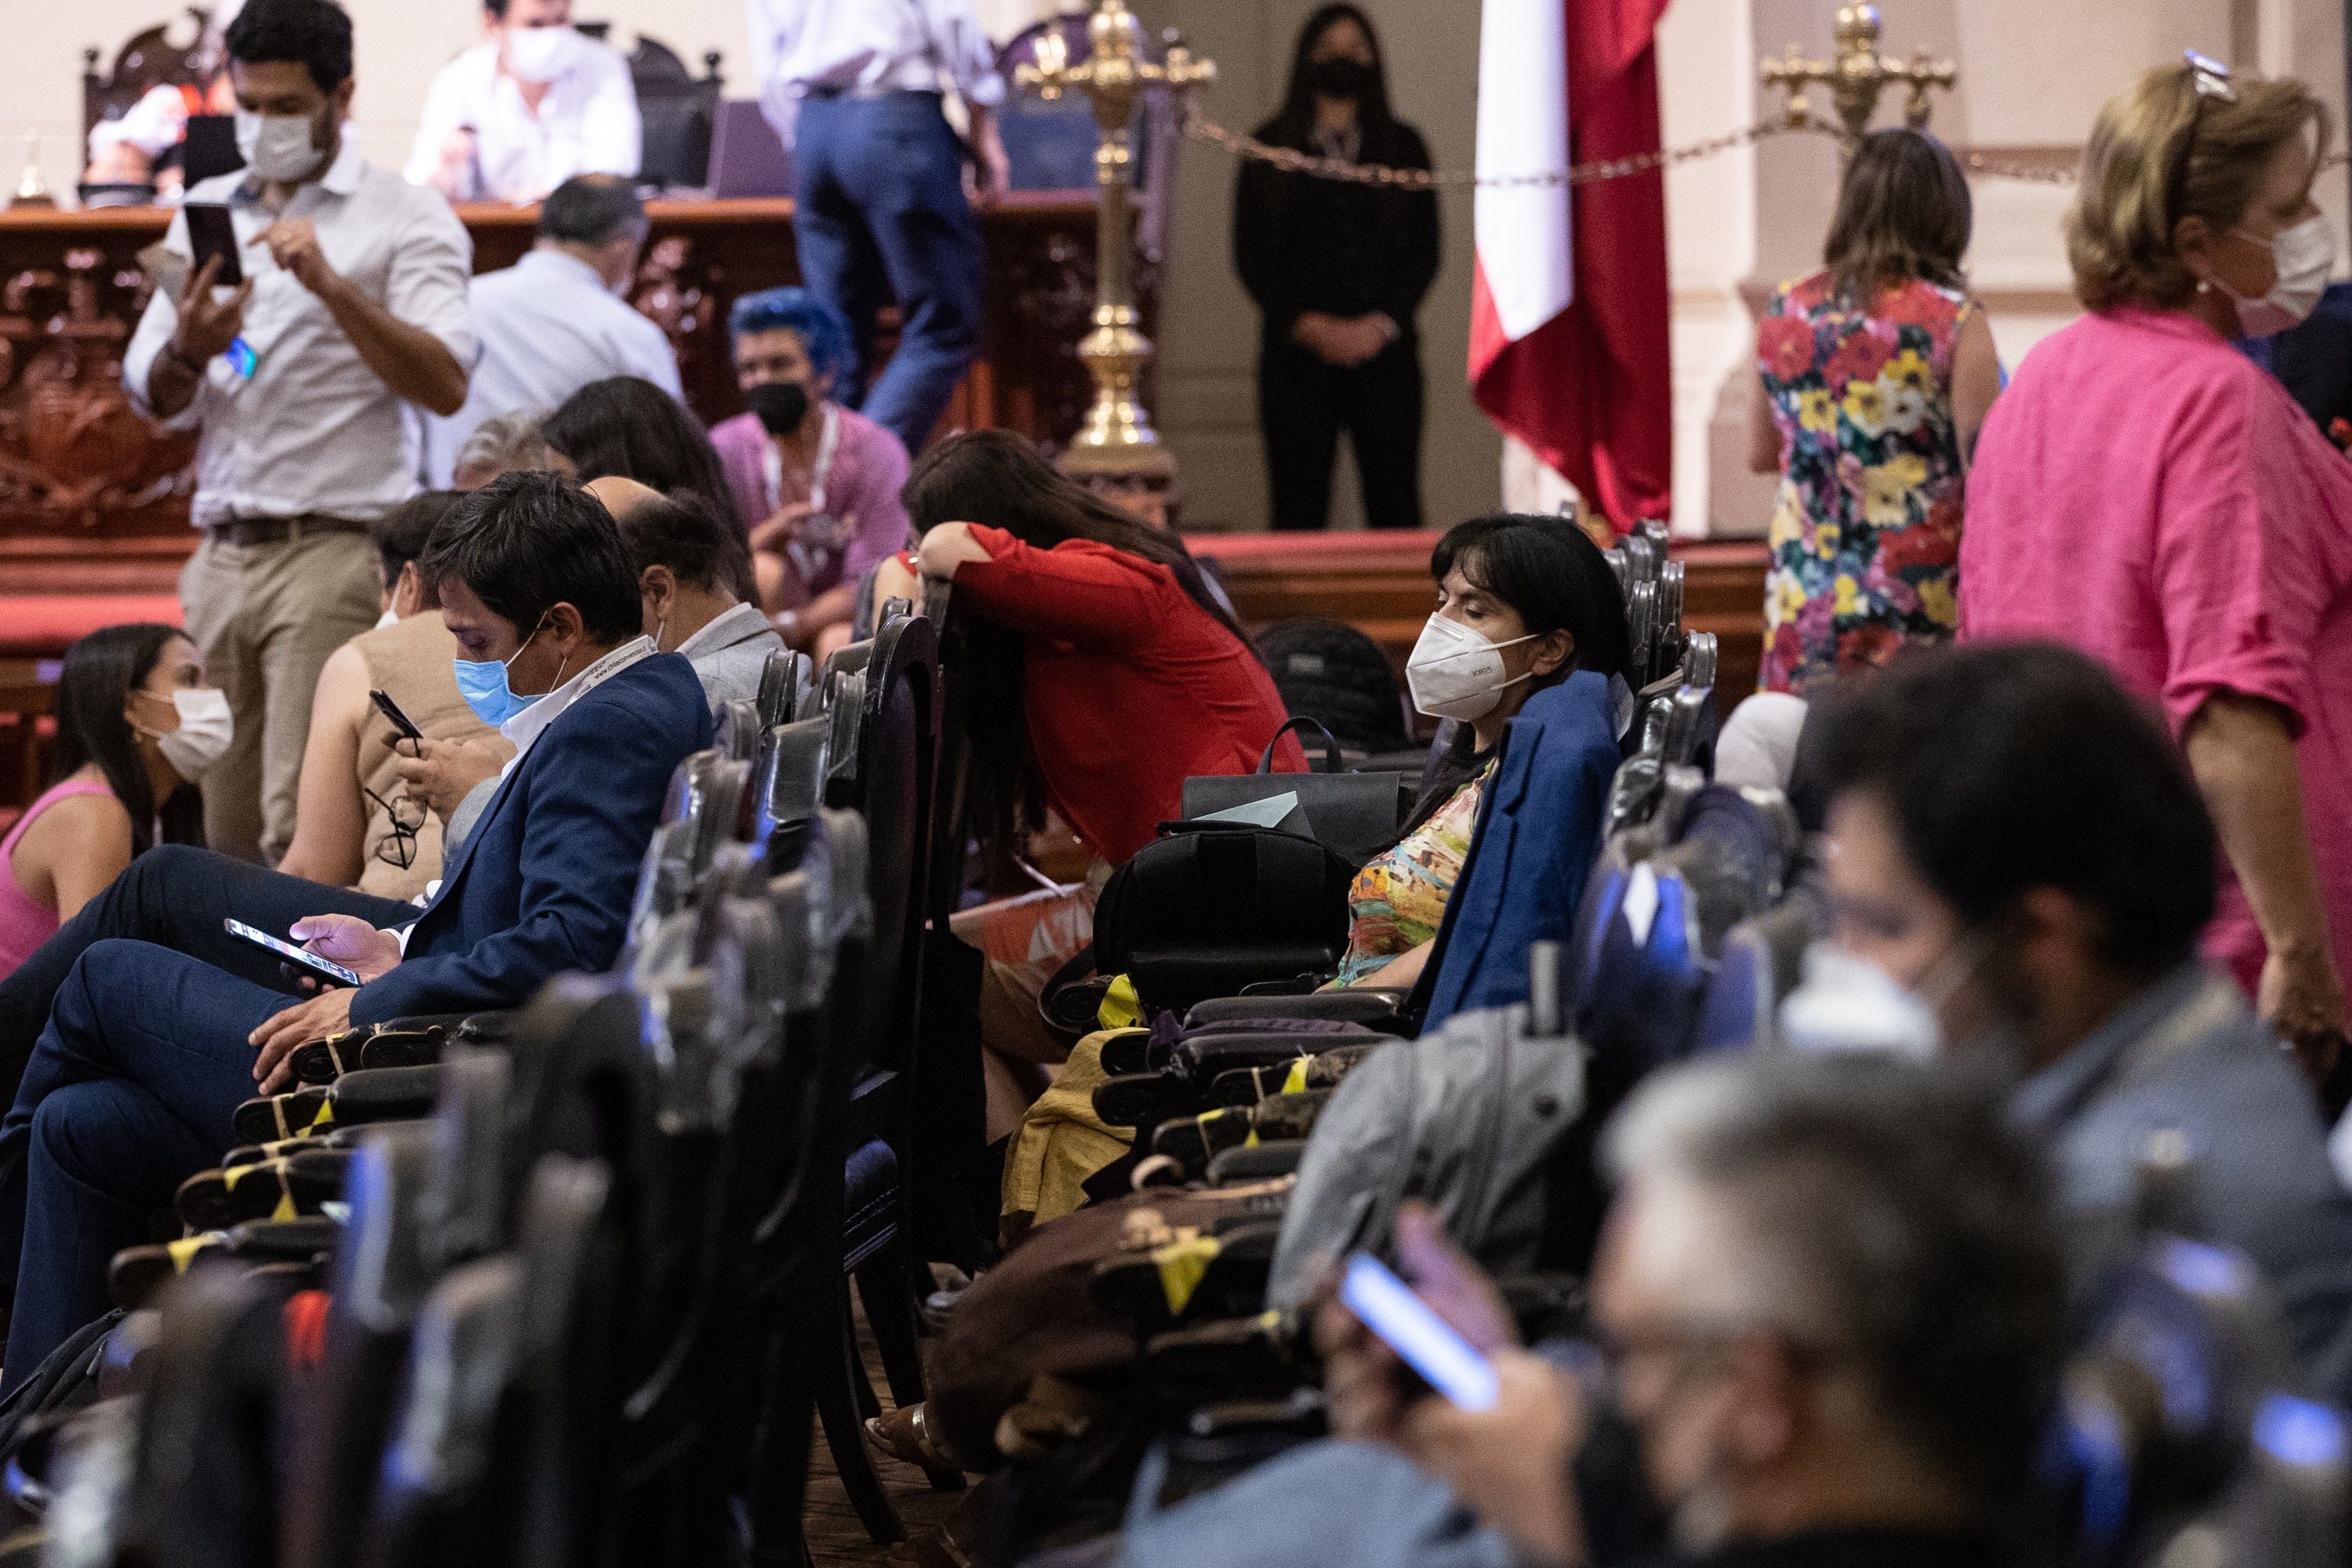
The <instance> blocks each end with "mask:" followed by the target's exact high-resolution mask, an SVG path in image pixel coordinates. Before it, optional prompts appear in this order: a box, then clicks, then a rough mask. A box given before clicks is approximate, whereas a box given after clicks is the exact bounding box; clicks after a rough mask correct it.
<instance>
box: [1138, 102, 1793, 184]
mask: <svg viewBox="0 0 2352 1568" xmlns="http://www.w3.org/2000/svg"><path fill="white" fill-rule="evenodd" d="M1790 132H1822V133H1823V134H1827V133H1828V128H1827V127H1826V126H1820V125H1798V124H1794V123H1791V122H1790V121H1785V120H1780V121H1766V122H1764V123H1761V124H1757V125H1749V126H1746V127H1744V128H1742V129H1740V130H1738V131H1733V132H1727V133H1725V134H1724V135H1721V136H1710V137H1708V138H1707V139H1706V140H1705V141H1704V142H1690V143H1688V144H1686V145H1685V146H1681V147H1664V148H1661V149H1659V150H1658V151H1657V152H1655V153H1634V154H1633V155H1632V156H1631V157H1626V158H1601V159H1596V160H1594V161H1592V162H1591V163H1571V164H1570V165H1569V166H1568V167H1567V168H1565V169H1547V170H1544V171H1543V172H1541V173H1539V174H1493V175H1489V176H1487V177H1486V178H1485V179H1480V178H1479V177H1478V175H1477V174H1476V173H1475V171H1473V170H1468V169H1399V168H1393V167H1391V166H1390V165H1388V164H1385V163H1351V162H1349V160H1347V159H1345V158H1327V157H1321V156H1318V155H1317V154H1315V153H1301V152H1299V151H1298V150H1297V149H1296V148H1292V147H1275V146H1270V145H1268V144H1267V143H1265V142H1261V141H1259V140H1258V139H1257V138H1256V137H1255V136H1244V135H1243V134H1241V132H1237V131H1228V130H1226V129H1225V128H1224V127H1223V126H1222V125H1220V124H1218V123H1217V122H1216V121H1213V120H1211V119H1210V118H1209V117H1208V116H1206V115H1204V114H1202V112H1200V110H1198V109H1195V108H1192V107H1190V106H1189V105H1188V106H1187V110H1186V113H1185V116H1184V133H1185V134H1186V135H1188V136H1190V137H1192V139H1193V140H1194V141H1197V142H1208V143H1209V144H1210V145H1211V146H1213V147H1222V148H1223V149H1224V150H1225V151H1226V152H1228V153H1232V154H1233V155H1234V157H1236V158H1244V159H1247V160H1249V161H1251V162H1253V163H1269V164H1272V165H1273V166H1274V167H1275V168H1277V169H1279V170H1281V171H1282V172H1283V173H1285V174H1307V175H1311V176H1313V177H1314V178H1316V179H1318V180H1344V181H1346V182H1348V183H1349V184H1358V185H1390V186H1393V187H1395V188H1396V189H1399V190H1406V191H1433V190H1443V189H1446V188H1449V187H1458V186H1465V185H1475V186H1478V187H1480V188H1481V189H1485V190H1509V189H1512V188H1515V187H1528V186H1543V185H1586V184H1592V183H1593V182H1594V181H1596V180H1622V179H1623V178H1625V177H1626V176H1627V175H1629V174H1648V173H1649V172H1650V171H1651V170H1653V169H1664V168H1671V167H1672V166H1673V165H1675V164H1676V163H1690V162H1692V161H1693V160H1695V159H1698V158H1711V157H1713V156H1715V155H1716V154H1717V153H1728V152H1730V151H1731V150H1732V149H1733V148H1735V147H1745V146H1747V145H1748V143H1749V142H1762V141H1765V140H1766V139H1768V138H1769V137H1773V136H1782V135H1787V134H1789V133H1790Z"/></svg>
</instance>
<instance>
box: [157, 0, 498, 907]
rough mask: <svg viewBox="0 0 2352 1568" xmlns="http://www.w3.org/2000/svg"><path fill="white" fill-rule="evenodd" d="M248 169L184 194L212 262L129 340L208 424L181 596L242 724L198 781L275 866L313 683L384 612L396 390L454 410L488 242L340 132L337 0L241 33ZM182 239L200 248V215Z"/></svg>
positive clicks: (403, 491) (254, 22)
mask: <svg viewBox="0 0 2352 1568" xmlns="http://www.w3.org/2000/svg"><path fill="white" fill-rule="evenodd" d="M228 53H229V76H230V79H231V81H232V82H233V83H234V84H235V86H236V103H237V127H236V135H237V143H238V147H239V149H240V150H241V151H242V152H243V153H244V154H245V161H246V166H245V168H244V169H243V170H242V171H241V172H239V173H236V174H223V175H221V176H220V177H218V178H217V179H211V180H205V181H200V182H199V183H198V184H196V185H195V186H194V187H193V188H192V189H191V190H190V191H189V193H188V199H189V201H190V203H191V204H195V203H207V202H209V203H220V204H224V205H226V206H227V207H228V209H229V216H230V223H231V225H232V226H233V227H234V229H235V231H236V239H237V242H238V247H239V248H238V260H239V264H240V267H241V268H242V270H243V272H244V274H245V281H244V282H243V283H242V284H240V285H238V286H237V287H236V288H235V289H223V288H219V287H216V286H215V277H216V275H217V272H218V270H219V264H218V260H217V258H214V259H210V260H207V261H206V262H205V264H204V266H203V267H202V268H198V269H197V270H196V272H195V275H194V277H193V278H191V279H188V280H187V282H186V283H185V285H184V287H179V288H177V289H173V288H171V287H161V288H158V289H156V290H155V292H154V295H153V297H152V299H150V300H149V301H148V304H147V311H146V314H145V315H143V316H142V317H141V318H140V320H139V330H138V331H136V332H135V333H134V334H132V337H131V345H130V347H129V349H128V350H127V351H126V352H125V353H124V354H123V357H122V384H123V386H124V389H125V390H126V391H127V392H129V394H130V395H131V402H132V403H133V404H134V405H136V406H137V407H138V408H139V409H140V410H141V411H142V413H145V414H147V415H149V416H151V417H152V418H155V419H158V420H160V421H162V422H163V424H164V425H165V426H167V427H168V428H171V429H174V430H194V431H196V432H197V433H198V434H197V439H196V490H195V498H194V505H193V509H192V510H193V520H194V522H195V525H196V526H197V527H198V528H200V529H202V530H204V534H205V537H204V542H202V543H201V544H199V545H198V546H197V547H196V552H195V555H194V558H193V559H191V560H190V561H189V563H188V566H187V569H186V570H185V571H184V572H183V573H182V574H181V575H180V604H181V608H182V611H183V613H184V616H186V621H187V627H188V633H189V635H190V636H191V637H194V639H195V643H196V646H197V647H199V648H201V649H202V650H203V652H204V656H205V673H206V674H207V675H208V676H209V677H210V678H211V679H212V680H213V681H214V682H215V684H217V685H218V686H220V687H221V688H222V689H224V690H225V691H226V692H227V693H228V700H229V708H230V710H231V713H232V714H233V716H234V719H235V722H236V736H235V739H234V740H233V741H232V742H230V746H229V751H228V753H227V755H226V756H225V757H224V758H222V760H221V761H220V762H219V763H217V764H215V767H214V768H213V770H212V771H211V772H210V773H206V774H205V778H204V781H203V783H204V790H205V834H206V837H208V838H209V840H210V842H211V844H212V847H214V848H215V849H219V850H223V851H226V852H227V853H230V854H235V855H240V856H243V857H245V858H248V859H253V858H261V859H266V860H269V861H275V860H276V859H277V858H278V856H279V855H281V854H283V853H284V852H285V849H286V846H287V845H288V843H289V842H290V841H291V840H292V838H293V836H294V790H295V782H296V779H297V777H298V775H299V773H300V771H301V764H302V747H303V743H304V742H305V740H306V739H307V738H308V736H309V733H310V696H311V690H312V688H313V687H315V686H316V685H317V683H318V679H319V670H320V667H321V666H323V665H324V664H325V663H326V661H327V656H328V655H330V654H331V653H332V652H333V651H334V650H335V649H336V648H337V647H341V645H342V644H343V643H344V642H346V641H348V640H349V639H351V638H352V637H356V636H358V635H359V634H360V633H361V632H363V631H365V630H367V629H368V627H369V626H373V625H374V624H375V619H376V616H377V613H378V610H379V607H380V606H379V605H377V603H376V580H375V552H374V550H373V547H372V546H371V545H370V544H369V542H368V538H367V526H368V523H369V522H370V521H372V520H373V519H375V518H379V517H382V516H383V514H385V513H386V512H389V511H390V510H392V509H393V508H394V507H396V506H398V505H400V503H401V502H403V501H404V500H407V499H408V498H409V497H410V496H412V495H415V493H416V488H417V487H416V478H415V475H416V464H415V455H414V453H413V452H412V451H411V450H409V443H408V442H407V441H406V440H405V439H404V423H403V419H404V413H403V405H404V404H407V403H414V404H416V405H420V406H422V407H425V408H428V409H432V410H434V411H436V412H437V413H442V414H454V413H455V412H457V408H458V407H459V405H462V404H463V403H464V402H465V401H466V376H467V371H468V370H469V369H470V368H471V366H472V364H473V363H474V354H475V345H474V334H473V330H472V328H471V327H470V326H469V325H468V324H467V316H466V279H467V273H468V272H469V271H470V270H471V268H472V264H473V245H472V242H471V241H470V240H468V239H467V236H466V231H465V229H464V228H463V227H462V226H460V225H459V224H458V222H457V215H456V214H455V213H452V212H451V211H450V210H449V204H448V203H446V202H445V201H443V200H442V199H441V198H440V197H439V196H438V195H435V194H434V193H433V192H431V191H429V190H423V189H420V188H418V187H417V186H415V185H412V184H408V183H407V182H406V181H404V180H403V179H402V178H401V177H400V176H399V175H397V174H394V173H392V172H391V171H390V170H388V169H379V168H375V167H373V165H371V164H370V163H368V161H367V160H366V159H365V158H364V157H362V156H361V154H360V151H359V149H358V148H357V147H356V146H354V145H352V144H350V143H349V142H346V141H345V140H344V139H343V125H344V121H345V117H346V116H347V115H348V114H349V112H350V110H351V100H352V24H351V18H350V17H349V16H346V15H344V13H343V11H342V8H341V6H339V5H334V4H332V3H331V0H249V3H248V4H247V6H246V8H245V10H244V13H243V14H242V15H241V16H238V17H237V19H236V26H232V27H231V28H230V29H229V31H228ZM164 243H165V245H166V247H168V248H169V249H170V250H171V251H173V252H174V253H175V254H176V255H178V256H180V257H182V258H188V257H189V256H190V255H191V251H190V247H189V242H188V226H187V218H186V216H184V214H183V215H182V216H178V217H175V218H173V222H172V226H171V229H170V231H169V233H168V234H167V235H166V236H165V238H164Z"/></svg>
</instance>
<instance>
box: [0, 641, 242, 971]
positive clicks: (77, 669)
mask: <svg viewBox="0 0 2352 1568" xmlns="http://www.w3.org/2000/svg"><path fill="white" fill-rule="evenodd" d="M230 732H231V721H230V718H229V709H228V700H227V699H226V697H224V696H223V695H222V694H221V693H220V692H218V691H216V690H213V689H208V688H206V687H205V685H204V668H203V666H202V665H200V664H199V663H198V662H197V659H196V649H195V645H194V644H193V643H191V642H190V641H189V640H188V639H187V638H186V637H184V636H183V635H181V633H180V632H179V631H178V630H177V629H176V628H174V627H172V626H155V625H144V624H142V625H133V626H105V627H101V628H100V629H99V630H97V631H94V632H92V633H90V634H89V636H88V637H83V638H82V639H81V640H80V641H79V642H77V643H75V644H74V645H73V647H70V648H68V650H67V651H66V657H65V665H64V668H63V670H62V671H61V672H60V674H59V676H58V735H57V755H56V758H55V761H54V764H53V767H52V770H51V775H50V776H51V778H52V780H53V781H54V782H53V783H52V784H50V785H49V787H48V789H47V791H45V792H44V793H43V794H42V795H41V797H40V798H39V799H37V800H36V801H34V802H33V804H32V805H30V806H29V807H27V808H26V812H25V815H24V816H21V817H19V818H18V819H17V820H16V826H13V827H11V828H10V829H9V830H8V833H7V837H5V838H0V976H5V975H6V974H8V973H9V972H11V971H12V970H14V969H15V968H16V966H17V965H18V964H19V963H23V962H24V961H25V960H26V958H27V957H29V956H31V954H32V952H33V951H34V950H35V949H36V948H37V947H39V946H40V945H41V943H43V942H47V940H48V939H49V938H50V937H51V936H52V935H54V934H55V933H56V931H57V929H58V926H59V925H60V924H62V923H63V922H64V921H68V920H71V919H72V918H73V917H74V915H75V914H76V913H78V912H79V910H80V909H81V907H82V905H84V904H85V903H88V902H89V900H91V899H93V898H95V897H97V896H98V895H99V893H100V892H101V891H103V890H104V889H105V888H106V885H107V884H108V883H109V882H111V881H112V880H114V879H115V878H116V877H117V876H119V875H121V871H122V868H124V867H126V866H128V865H130V864H131V858H132V857H133V856H135V855H137V854H139V853H140V852H141V851H142V850H144V849H146V848H147V847H149V846H150V845H152V844H153V843H154V842H155V840H156V837H157V833H158V830H159V829H160V830H161V833H162V836H163V838H165V839H167V840H169V841H170V842H173V843H175V844H201V843H203V842H204V797H203V796H202V795H199V794H198V793H197V791H196V787H195V783H194V781H195V780H196V779H197V778H198V777H199V776H201V775H202V774H203V773H204V772H205V769H206V768H208V767H209V766H210V765H211V764H212V763H215V762H216V761H218V760H219V758H220V755H221V753H222V752H225V751H226V750H227V749H228V739H229V735H230Z"/></svg>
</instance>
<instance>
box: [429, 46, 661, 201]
mask: <svg viewBox="0 0 2352 1568" xmlns="http://www.w3.org/2000/svg"><path fill="white" fill-rule="evenodd" d="M581 41H582V43H583V44H584V45H585V46H586V47H584V48H583V49H582V50H581V51H580V58H581V63H580V64H578V65H577V66H574V67H573V68H572V69H570V70H568V71H566V72H564V73H563V74H562V76H560V77H557V78H556V79H554V80H553V81H552V82H550V83H549V84H548V89H547V96H546V97H545V98H542V99H541V100H539V112H538V113H536V114H534V113H532V112H531V110H530V105H528V104H526V103H525V102H523V100H522V89H521V88H520V86H519V85H517V83H516V81H515V79H514V78H512V77H510V76H509V75H507V73H506V72H504V71H502V70H500V69H499V46H498V44H497V43H496V42H495V41H493V42H490V43H487V44H477V45H475V46H474V47H472V48H470V49H467V51H466V52H465V53H464V54H462V55H459V56H458V57H457V58H456V59H454V60H451V61H450V62H449V63H448V64H447V65H446V66H443V67H442V68H441V69H440V71H439V73H438V74H437V75H436V76H435V77H434V79H433V86H432V87H431V89H428V90H427V91H426V92H425V117H424V120H423V121H422V122H420V123H419V124H418V125H417V127H416V141H415V143H414V144H413V145H412V146H411V148H410V149H409V153H408V177H409V178H410V179H411V180H413V181H415V183H416V184H420V185H421V184H430V183H431V182H432V180H433V177H434V174H436V171H438V170H439V169H440V167H441V147H442V144H443V143H444V142H446V141H447V140H448V139H449V136H450V134H451V133H452V132H457V131H471V132H473V133H474V162H473V164H472V166H471V168H470V169H469V170H468V171H467V177H466V179H465V181H464V182H463V183H461V184H460V185H459V187H458V189H457V193H456V194H457V200H459V201H503V202H517V201H520V202H530V201H537V200H538V199H539V198H540V197H541V196H543V195H546V194H547V193H548V192H550V191H551V190H553V189H554V188H555V187H556V186H558V185H560V184H562V183H563V182H564V181H566V180H568V179H570V178H571V177H572V175H574V174H635V173H636V172H637V162H638V160H639V158H641V157H642V156H643V155H644V128H643V126H642V125H641V124H640V123H639V121H638V119H637V89H636V85H635V83H634V82H632V81H631V80H630V79H629V65H628V61H626V60H625V59H624V58H622V57H621V51H620V50H618V49H616V48H614V47H612V46H611V45H610V44H603V43H598V42H597V41H596V40H595V39H593V38H583V39H582V40H581Z"/></svg>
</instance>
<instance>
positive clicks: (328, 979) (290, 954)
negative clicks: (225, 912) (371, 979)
mask: <svg viewBox="0 0 2352 1568" xmlns="http://www.w3.org/2000/svg"><path fill="white" fill-rule="evenodd" d="M221 925H222V927H223V929H225V930H226V931H227V932H228V934H229V935H231V936H234V937H240V938H243V939H244V940H245V941H247V942H251V943H253V945H254V946H256V947H266V948H268V950H269V951H270V952H274V953H276V954H277V955H278V957H280V958H282V959H284V960H286V961H287V962H288V963H294V964H299V965H300V966H301V967H302V968H304V969H307V970H309V971H310V973H312V974H315V975H317V976H318V977H319V980H320V983H321V984H333V985H364V984H367V983H366V982H365V981H363V980H362V979H361V978H360V977H359V972H358V971H357V970H352V969H346V968H344V967H343V966H342V965H341V964H340V963H336V962H335V961H334V960H333V959H331V958H320V956H319V955H318V954H317V953H315V952H310V950H309V949H307V948H300V947H297V946H295V945H294V944H293V943H292V942H287V941H285V940H284V939H283V938H280V937H274V936H272V935H270V934H269V933H268V931H256V930H255V929H254V928H253V927H251V926H249V925H247V924H246V923H245V922H244V921H239V920H225V921H221Z"/></svg>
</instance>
